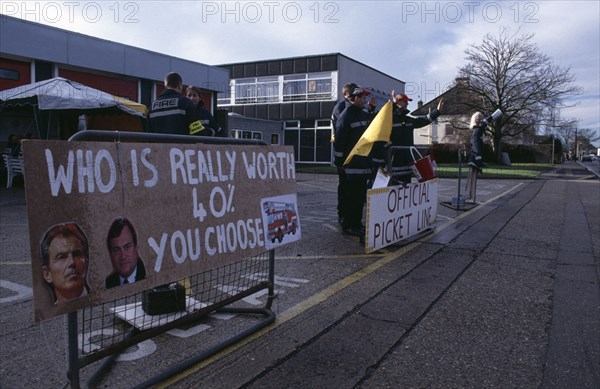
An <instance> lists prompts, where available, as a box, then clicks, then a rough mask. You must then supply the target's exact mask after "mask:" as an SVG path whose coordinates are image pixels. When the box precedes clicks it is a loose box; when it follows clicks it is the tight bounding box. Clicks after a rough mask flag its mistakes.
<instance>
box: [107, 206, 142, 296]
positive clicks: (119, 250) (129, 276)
mask: <svg viewBox="0 0 600 389" xmlns="http://www.w3.org/2000/svg"><path fill="white" fill-rule="evenodd" d="M106 246H107V248H108V253H109V254H110V260H111V262H112V265H113V272H112V273H111V274H110V275H109V276H108V277H106V282H105V283H106V289H109V288H114V287H115V286H119V285H125V284H130V283H133V282H136V281H139V280H143V279H144V278H146V268H145V267H144V262H142V259H141V258H140V254H139V252H138V242H137V233H136V232H135V228H133V224H131V222H130V221H129V220H128V219H127V218H124V217H119V218H117V219H115V221H113V223H112V224H111V226H110V229H109V230H108V236H107V238H106Z"/></svg>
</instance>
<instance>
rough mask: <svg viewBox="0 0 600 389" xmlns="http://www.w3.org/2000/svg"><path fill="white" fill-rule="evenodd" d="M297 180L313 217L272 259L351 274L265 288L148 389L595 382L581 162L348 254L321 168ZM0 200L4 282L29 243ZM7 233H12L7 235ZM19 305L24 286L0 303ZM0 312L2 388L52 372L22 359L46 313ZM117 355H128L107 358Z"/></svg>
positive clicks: (10, 196)
mask: <svg viewBox="0 0 600 389" xmlns="http://www.w3.org/2000/svg"><path fill="white" fill-rule="evenodd" d="M298 184H299V187H300V189H299V206H300V207H301V210H300V215H301V217H304V215H313V216H312V217H315V219H314V220H315V223H312V224H315V226H314V232H313V231H312V230H311V228H313V227H310V228H309V226H307V228H306V229H305V228H304V225H303V238H302V241H301V243H300V244H299V245H298V246H295V247H292V248H290V250H292V251H291V252H290V253H280V254H279V255H280V256H281V255H283V257H282V258H281V261H280V262H278V264H277V266H278V268H285V267H286V266H288V267H291V266H298V268H300V267H302V268H304V269H305V270H306V271H307V272H311V273H313V274H315V273H318V271H317V270H318V269H319V268H317V267H312V268H307V265H308V264H310V265H311V266H312V265H315V266H318V265H319V264H325V263H326V261H327V260H328V259H333V258H336V256H338V260H337V261H336V263H337V265H336V266H338V268H337V269H339V266H340V264H341V266H344V265H346V264H347V266H354V269H353V270H348V271H347V272H346V273H344V275H343V276H341V277H340V278H339V279H338V280H337V281H336V282H335V283H333V284H331V285H328V284H325V283H324V284H323V286H322V287H321V288H320V289H319V290H317V291H315V292H313V294H311V295H309V296H305V297H303V298H302V299H298V301H299V302H297V303H295V305H293V306H288V305H285V304H283V301H284V299H285V298H290V296H287V297H286V296H281V298H280V299H281V304H282V306H284V305H285V309H282V310H279V309H276V311H277V312H276V313H277V317H276V321H275V323H274V324H272V325H270V326H269V327H267V328H265V329H263V330H261V331H259V332H258V333H255V334H253V335H251V336H249V337H247V338H245V339H243V340H242V341H241V342H239V343H236V344H235V345H233V346H231V347H230V348H228V349H226V350H224V351H222V352H221V353H219V354H217V355H215V356H213V357H211V358H209V359H207V360H205V361H203V362H201V363H199V364H198V365H196V366H194V367H192V368H190V369H188V370H186V371H183V372H181V373H180V374H178V375H176V376H174V377H172V378H170V379H169V380H167V381H164V382H163V383H162V384H160V385H158V386H157V387H168V388H197V387H204V388H227V389H230V388H392V387H393V388H405V387H410V388H413V387H415V388H456V387H461V388H462V387H469V388H484V387H485V388H494V387H498V388H600V276H599V275H600V179H599V178H598V177H597V176H596V175H594V174H592V173H590V171H588V170H586V168H584V167H583V166H581V165H579V164H577V163H575V162H572V161H568V162H565V163H563V164H560V165H556V166H555V168H554V169H552V170H551V171H549V172H547V173H545V174H543V175H542V176H541V177H540V178H539V179H536V180H530V181H521V182H509V181H503V180H485V179H482V180H480V181H479V184H478V201H480V204H479V205H478V206H476V207H474V208H472V209H469V210H468V211H454V210H452V209H448V208H446V207H440V212H441V213H444V217H443V218H442V221H443V222H442V223H440V225H439V226H438V228H436V230H435V231H434V232H433V233H431V234H429V235H426V236H424V237H421V238H419V239H418V240H417V241H414V242H411V243H409V244H406V245H400V246H393V247H388V248H386V249H385V250H382V251H381V252H380V253H378V255H371V256H363V257H360V256H359V257H353V258H354V259H353V262H351V261H350V259H344V258H345V257H343V256H344V255H350V254H353V253H354V254H356V253H360V246H359V245H358V242H357V241H356V239H355V238H350V237H347V236H344V235H342V234H341V233H338V232H336V231H335V230H333V229H334V227H333V226H330V225H328V224H327V223H324V222H321V221H320V222H319V223H320V224H319V223H316V221H317V220H318V219H316V216H314V215H317V216H318V215H319V214H323V211H322V209H323V208H320V207H321V206H325V205H327V206H328V207H329V208H331V204H333V203H334V202H335V197H334V196H335V195H334V191H335V189H334V188H335V177H325V178H324V177H322V176H317V175H314V176H312V177H311V176H299V178H298ZM324 187H325V189H326V192H325V191H324V190H323V188H324ZM446 187H447V188H448V190H447V191H445V192H444V191H441V193H440V196H442V195H443V196H445V197H447V198H446V199H445V200H449V199H450V197H451V196H452V195H456V193H455V192H454V189H455V188H456V183H455V182H449V183H447V185H446ZM309 188H312V189H311V190H309ZM0 197H1V201H0V212H1V214H2V216H1V217H0V232H1V233H0V238H1V239H0V240H1V241H0V243H1V244H2V249H1V250H0V253H1V254H2V265H1V266H0V273H1V274H0V275H1V277H0V278H2V279H5V278H6V279H8V280H11V281H13V282H17V281H19V280H17V278H19V279H20V278H24V279H28V278H30V274H29V273H28V269H27V266H26V264H24V263H23V264H21V265H20V266H18V269H22V270H19V272H18V273H13V272H12V271H11V272H9V271H7V269H8V267H7V266H9V267H10V266H12V261H14V263H15V264H16V265H18V264H20V262H17V261H19V260H20V261H22V259H23V258H27V253H28V249H29V248H28V243H27V239H26V238H25V237H26V236H27V225H26V223H25V222H22V220H24V219H23V217H24V199H23V191H22V189H21V190H19V189H17V190H6V189H4V188H0ZM439 200H440V201H443V200H444V199H443V198H441V197H440V199H439ZM315 207H317V208H316V209H315ZM311 212H312V213H311ZM325 216H327V218H331V219H332V220H333V219H334V217H335V216H334V212H331V215H325ZM306 219H307V218H306V217H304V219H303V220H306ZM323 220H325V219H323ZM17 221H19V222H17ZM305 231H306V235H305ZM15 236H23V237H24V238H23V239H22V240H21V243H18V242H19V240H17V241H16V242H17V243H11V242H15V240H14V239H13V238H14V237H15ZM9 243H11V244H12V246H9V245H8V244H9ZM15 245H17V246H15ZM285 255H287V258H288V259H286V257H285ZM340 255H341V256H342V257H343V258H342V259H340ZM296 257H297V258H306V261H307V262H301V260H300V259H297V258H296ZM309 258H310V259H309ZM348 258H350V257H348ZM360 261H363V262H360ZM357 264H360V266H358V265H357ZM16 265H15V266H13V267H11V269H13V268H15V267H17V266H16ZM311 269H312V270H311ZM320 271H322V270H320ZM323 275H324V274H323ZM11 277H14V279H13V278H11ZM2 296H4V295H2ZM278 304H279V303H278V302H277V300H276V302H275V306H276V307H277V306H278ZM5 305H8V304H5ZM30 305H31V298H30V297H29V300H26V301H24V302H21V303H19V305H18V306H16V307H11V308H10V310H9V308H2V311H0V312H4V313H7V312H12V310H14V309H16V310H21V311H27V312H31V308H30ZM13 315H16V313H13ZM26 316H27V317H29V316H30V315H29V314H28V315H26ZM0 322H1V323H2V328H3V330H2V339H1V340H2V343H1V344H2V345H3V346H1V347H0V350H1V351H2V352H1V355H0V371H2V375H0V387H2V388H5V387H6V388H10V387H18V386H14V382H16V381H14V380H13V379H12V378H15V379H17V378H18V376H19V375H21V376H22V378H21V380H22V382H23V383H31V382H38V384H36V385H35V386H37V387H58V386H57V385H56V383H57V382H61V380H62V382H64V378H63V377H64V370H63V371H58V372H55V373H54V375H52V376H50V375H48V374H47V373H43V372H41V373H38V370H39V369H37V368H36V369H31V367H33V366H37V365H38V364H39V363H40V362H42V361H41V360H40V357H39V356H38V355H40V356H41V355H46V354H52V355H56V356H57V357H58V359H61V358H62V357H61V355H63V354H62V351H59V349H61V347H62V345H61V344H59V343H60V342H59V341H60V340H61V338H60V337H57V339H56V340H57V342H54V340H52V341H50V340H48V339H49V337H50V336H51V335H52V334H53V331H54V330H56V332H59V331H61V330H62V328H61V327H62V326H63V321H62V320H57V321H55V322H52V323H51V324H52V326H53V327H50V326H48V325H47V326H46V327H40V328H37V326H35V325H33V324H31V323H23V328H22V329H21V330H20V329H19V328H10V329H9V328H8V324H9V323H12V321H11V320H10V319H9V318H7V317H6V316H5V317H4V318H2V317H0ZM54 325H55V326H56V328H54ZM21 333H22V335H21ZM42 337H43V338H45V339H46V342H45V344H46V345H45V346H44V347H46V348H48V347H49V346H48V344H50V343H51V344H55V343H56V345H55V346H52V347H55V348H56V350H54V348H53V351H52V352H50V351H48V350H47V349H46V348H44V347H42V346H37V347H38V348H39V350H38V349H36V348H35V347H36V346H32V350H37V351H35V352H33V353H29V354H23V353H22V352H21V351H19V344H22V343H23V342H25V341H26V339H25V338H34V339H37V338H42ZM19 339H20V340H19ZM7 353H10V354H12V357H11V356H10V355H9V354H7ZM46 357H47V355H46ZM46 357H44V358H43V359H44V361H45V360H46ZM23 358H26V359H23ZM13 360H14V363H13ZM44 363H46V362H44ZM133 365H135V366H138V365H139V366H140V367H141V366H143V364H142V362H141V361H140V363H139V364H135V362H130V363H129V364H126V363H123V366H122V368H123V369H124V370H125V371H127V369H129V368H131V367H132V366H133ZM15 366H20V367H19V369H22V374H19V372H18V371H14V369H15ZM5 369H8V370H5ZM116 369H119V366H117V367H116ZM119 371H121V370H119ZM156 373H158V372H156ZM2 376H4V378H3V377H2ZM9 376H10V377H12V378H10V379H6V377H9ZM111 376H113V378H115V379H118V377H119V374H112V375H111ZM128 378H130V380H126V381H124V382H123V383H121V384H118V383H114V381H110V382H112V383H110V382H109V383H105V386H103V387H130V386H132V385H133V384H132V382H135V381H136V377H128ZM137 378H139V377H137ZM137 381H138V382H139V380H137ZM117 382H118V381H117ZM11 383H12V384H11Z"/></svg>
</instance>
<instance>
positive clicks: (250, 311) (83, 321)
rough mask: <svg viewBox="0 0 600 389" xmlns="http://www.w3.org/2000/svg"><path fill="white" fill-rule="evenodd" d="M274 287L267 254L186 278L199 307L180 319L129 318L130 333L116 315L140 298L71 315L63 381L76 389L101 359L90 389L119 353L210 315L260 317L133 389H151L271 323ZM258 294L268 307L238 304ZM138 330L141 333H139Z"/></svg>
mask: <svg viewBox="0 0 600 389" xmlns="http://www.w3.org/2000/svg"><path fill="white" fill-rule="evenodd" d="M69 141H115V142H120V141H128V142H136V141H137V142H149V143H152V142H162V143H205V144H246V145H266V143H265V142H263V141H258V140H250V139H230V138H212V137H211V138H209V137H198V136H185V135H168V134H150V133H132V132H112V131H93V130H87V131H81V132H78V133H76V134H75V135H74V136H72V137H71V138H70V139H69ZM274 283H275V253H274V251H273V250H270V251H268V252H265V253H263V254H261V255H258V256H254V257H251V258H243V259H240V260H239V261H236V262H234V263H232V264H229V265H226V266H223V267H220V268H217V269H212V270H209V271H205V272H201V273H198V274H193V275H189V276H188V277H187V278H186V282H185V284H186V285H185V286H186V290H187V291H188V296H189V297H191V298H192V299H193V300H195V301H198V302H201V304H200V305H198V307H196V309H194V310H193V311H192V312H191V313H189V312H188V313H185V314H183V315H181V314H180V313H174V314H169V315H159V316H160V317H158V316H157V317H150V318H148V316H146V315H140V317H137V318H136V317H133V318H131V319H132V320H133V321H136V320H138V321H140V322H136V327H133V326H131V325H130V324H128V322H130V321H131V320H128V322H125V321H124V320H122V319H120V318H119V317H118V316H117V313H118V312H119V311H120V310H123V309H124V307H126V306H130V304H141V302H142V295H143V292H142V293H136V294H134V295H130V296H127V297H125V298H120V299H117V300H114V301H110V302H105V303H102V304H100V305H96V306H92V307H87V308H84V309H81V310H79V311H76V312H71V313H69V314H68V317H67V322H68V324H67V338H68V372H67V377H68V379H69V381H70V383H71V387H72V388H80V369H82V368H83V367H86V366H88V365H90V364H92V363H94V362H99V361H100V360H102V359H104V358H105V359H104V361H102V362H101V363H100V362H99V363H100V366H99V367H98V368H97V370H96V371H95V372H94V373H93V374H92V375H91V376H90V378H89V379H88V381H87V382H86V386H87V387H94V386H95V385H96V382H97V381H98V380H99V379H101V378H102V377H104V376H105V374H106V373H107V371H108V370H109V369H110V367H111V364H112V363H113V362H114V360H115V359H116V358H117V357H118V355H119V354H120V353H121V352H123V351H124V350H126V349H127V348H129V347H131V346H134V345H137V344H139V343H140V342H143V341H144V340H148V339H150V338H153V337H156V336H158V335H161V334H163V333H165V332H166V331H169V330H171V329H174V328H176V327H181V326H186V325H191V324H192V323H198V322H199V321H201V320H209V319H210V316H211V314H214V313H219V314H242V315H258V317H259V318H258V319H256V320H245V321H244V323H242V327H243V328H241V329H240V330H237V328H235V329H233V330H231V331H225V334H223V336H221V337H217V339H215V336H214V335H213V334H207V335H206V337H205V338H206V339H204V338H203V340H202V343H203V345H204V348H203V349H202V350H201V351H200V352H198V353H196V354H195V355H188V356H186V357H184V358H182V360H180V361H179V362H178V363H176V364H175V365H174V366H171V367H169V368H166V369H165V370H163V371H162V372H160V373H159V374H157V375H155V376H153V377H151V378H149V379H147V380H146V381H144V382H141V383H139V384H138V386H136V387H139V388H146V387H150V386H152V385H155V384H157V383H160V382H162V381H164V380H165V379H167V378H169V377H171V376H173V375H175V374H177V373H179V372H181V371H183V370H185V369H187V368H190V367H192V366H194V365H195V364H197V363H199V362H201V361H202V360H204V359H206V358H208V357H210V356H212V355H214V354H216V353H218V352H219V351H221V350H223V349H225V348H226V347H229V346H230V345H232V344H235V343H236V342H238V341H240V340H242V339H243V338H245V337H247V336H249V335H251V334H253V333H255V332H257V331H259V330H260V329H262V328H264V327H266V326H267V325H269V324H271V323H272V322H274V321H275V313H274V312H273V311H272V310H271V306H272V303H273V299H274V298H275V294H274ZM223 285H227V288H223ZM262 290H266V291H267V301H266V303H265V304H264V306H262V307H248V306H247V304H243V303H241V300H242V299H244V298H246V297H248V296H251V295H253V294H255V293H257V292H260V291H262ZM236 303H239V304H236ZM244 305H246V306H244ZM128 319H129V318H128ZM140 327H141V328H142V329H139V328H140ZM194 352H195V351H194Z"/></svg>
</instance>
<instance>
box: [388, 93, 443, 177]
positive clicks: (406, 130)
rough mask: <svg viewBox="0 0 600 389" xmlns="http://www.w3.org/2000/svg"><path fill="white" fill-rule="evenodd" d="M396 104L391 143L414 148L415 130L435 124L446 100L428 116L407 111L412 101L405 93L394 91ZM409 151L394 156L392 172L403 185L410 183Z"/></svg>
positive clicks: (441, 100)
mask: <svg viewBox="0 0 600 389" xmlns="http://www.w3.org/2000/svg"><path fill="white" fill-rule="evenodd" d="M392 98H393V102H394V113H393V114H392V134H391V136H390V142H391V145H392V146H406V147H410V146H414V145H415V141H414V130H415V128H421V127H425V126H427V125H429V124H431V123H433V122H434V121H435V120H436V119H437V118H438V116H440V115H441V113H442V110H443V109H444V99H440V101H439V102H438V105H437V109H434V110H433V111H431V113H429V114H428V115H423V116H412V115H410V111H409V110H408V109H407V107H408V102H409V101H412V99H411V98H409V97H408V96H407V95H405V94H404V93H398V94H396V93H395V92H394V91H392ZM413 162H414V161H413V159H412V156H411V154H410V150H409V149H402V150H400V151H397V152H395V153H394V155H393V156H392V172H393V173H394V174H395V176H396V177H397V179H398V180H399V181H400V182H403V183H410V181H411V174H412V168H411V164H412V163H413Z"/></svg>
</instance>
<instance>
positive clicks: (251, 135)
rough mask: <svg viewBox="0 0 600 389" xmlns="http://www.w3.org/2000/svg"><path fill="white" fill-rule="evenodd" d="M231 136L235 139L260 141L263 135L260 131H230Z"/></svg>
mask: <svg viewBox="0 0 600 389" xmlns="http://www.w3.org/2000/svg"><path fill="white" fill-rule="evenodd" d="M231 134H232V136H233V137H234V138H235V139H255V140H262V138H263V134H262V132H260V131H243V130H232V131H231Z"/></svg>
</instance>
